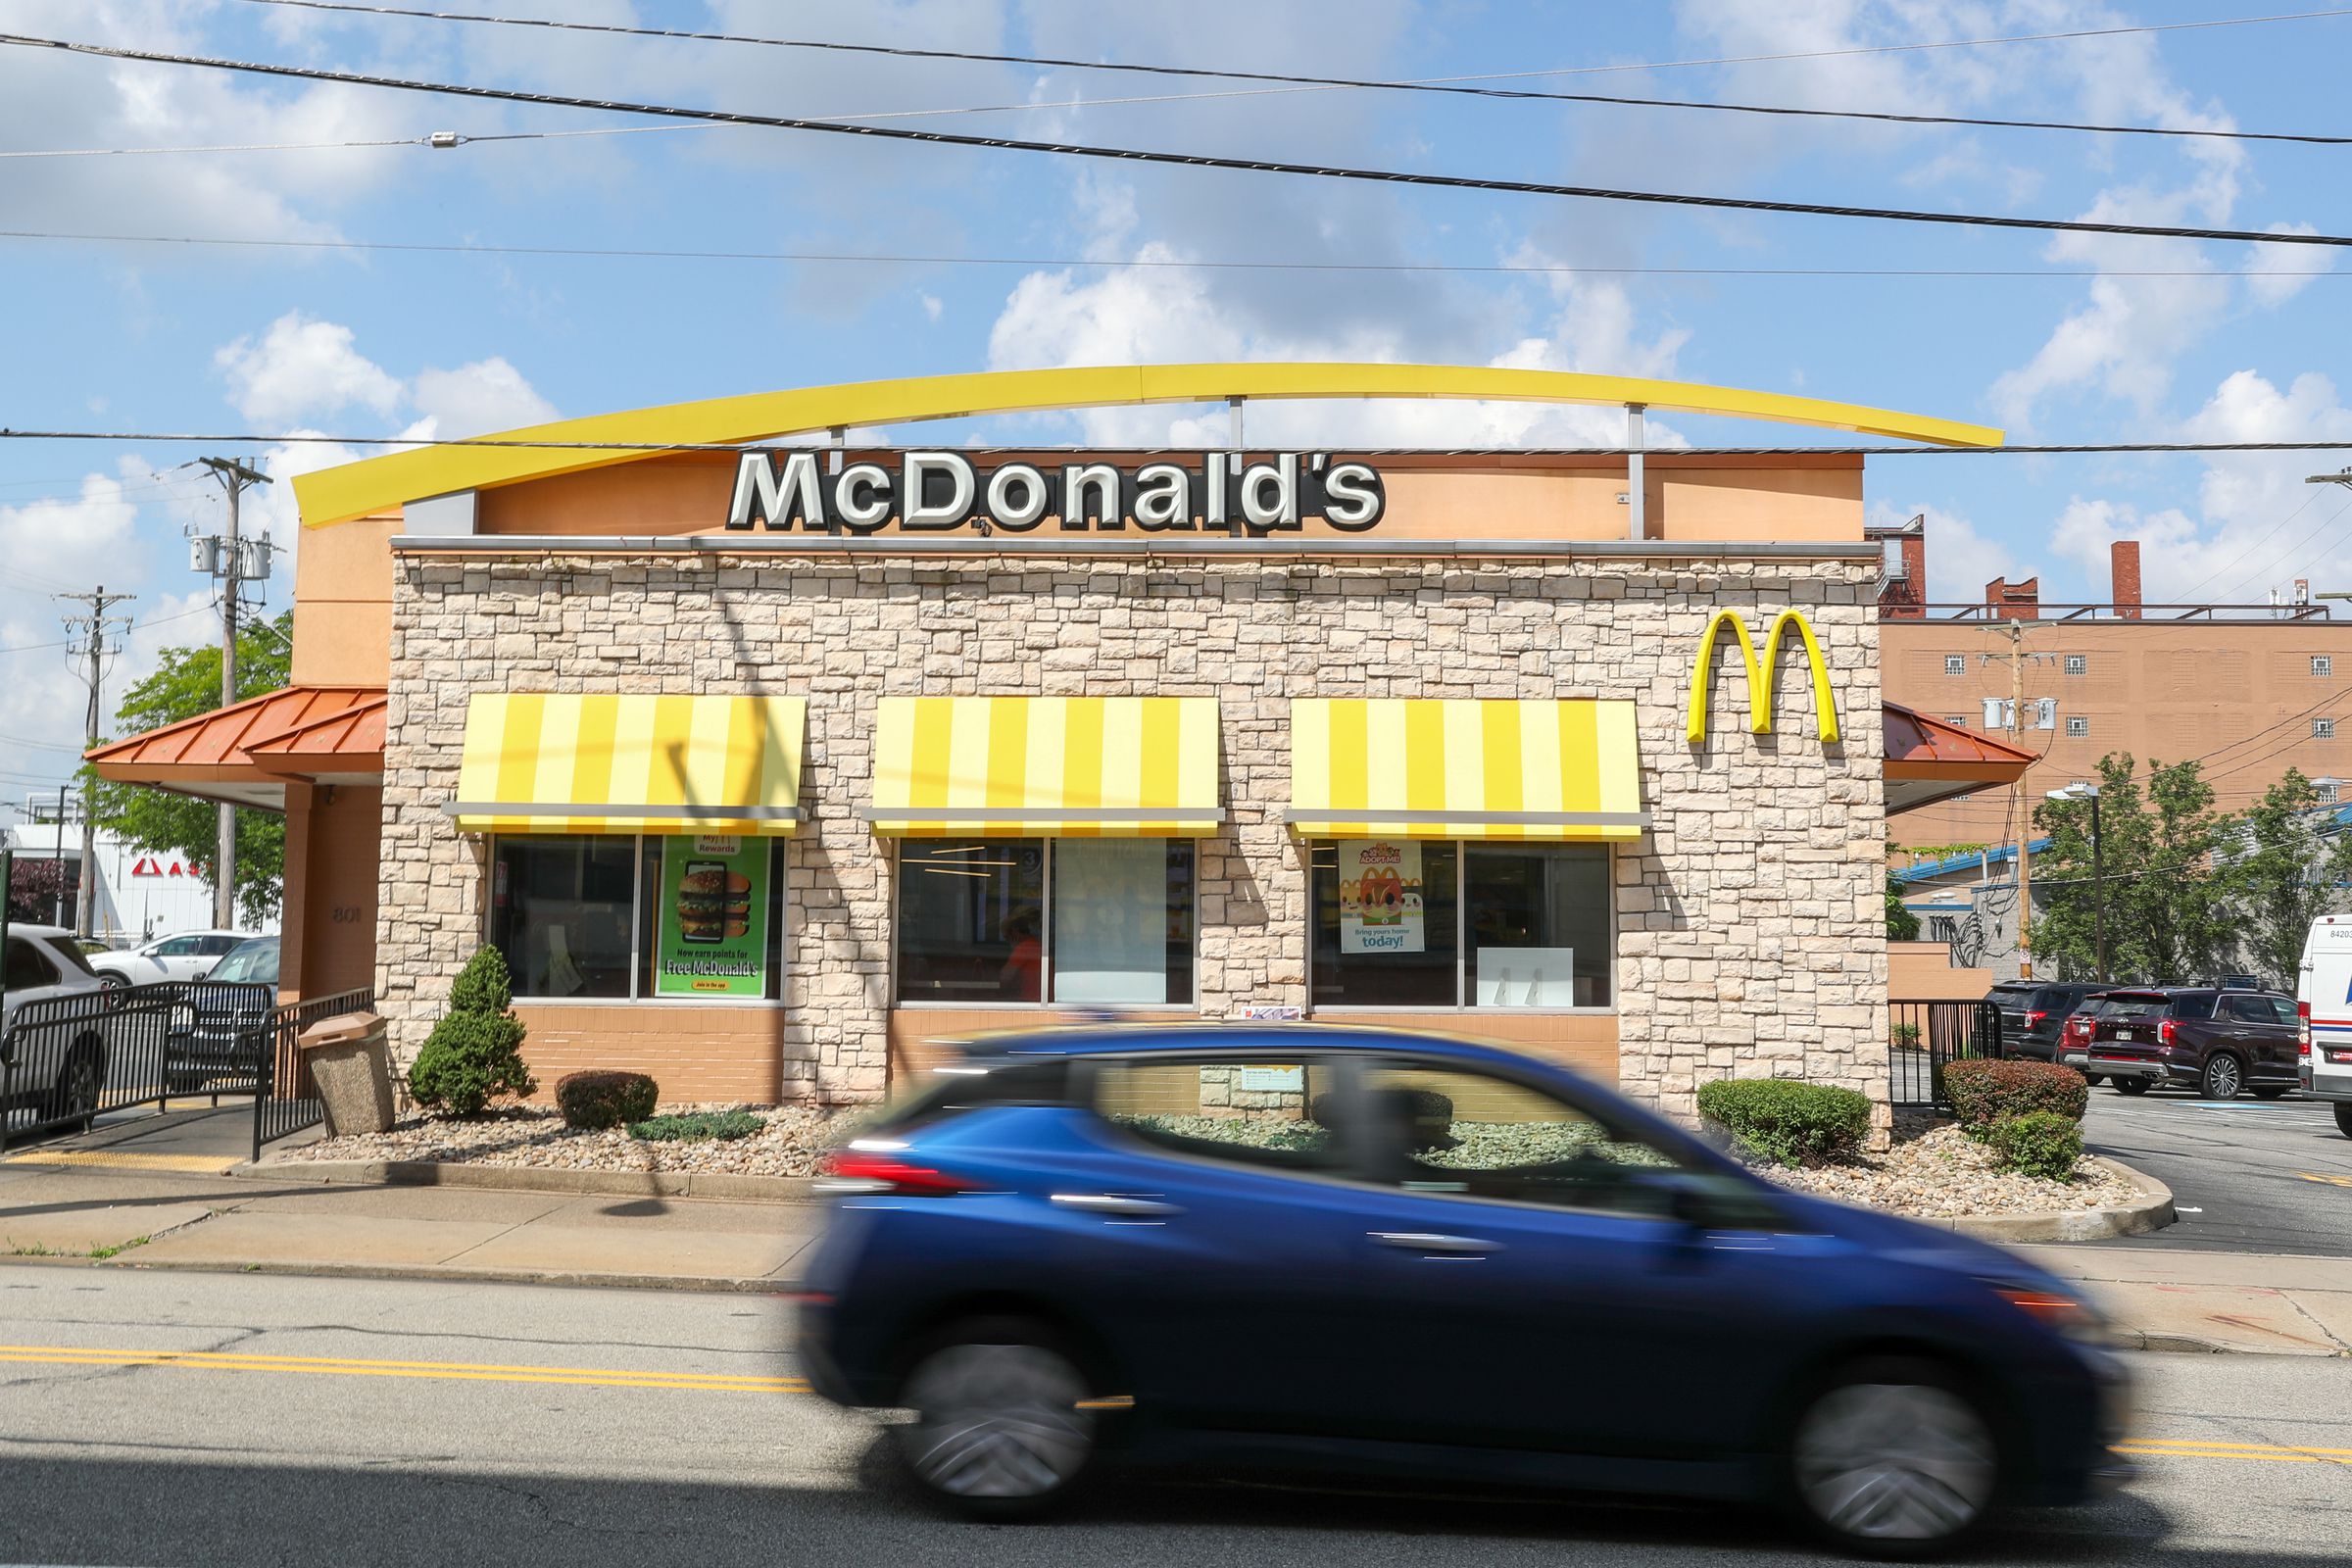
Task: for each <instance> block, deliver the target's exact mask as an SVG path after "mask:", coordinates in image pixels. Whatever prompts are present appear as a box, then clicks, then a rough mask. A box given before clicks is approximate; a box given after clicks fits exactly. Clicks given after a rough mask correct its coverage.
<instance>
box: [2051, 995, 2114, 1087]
mask: <svg viewBox="0 0 2352 1568" xmlns="http://www.w3.org/2000/svg"><path fill="white" fill-rule="evenodd" d="M2114 995H2115V993H2113V992H2112V991H2102V992H2099V993H2098V994H2097V995H2095V996H2088V997H2084V998H2083V999H2082V1002H2081V1003H2080V1004H2079V1005H2077V1006H2076V1008H2075V1010H2074V1011H2073V1012H2070V1013H2068V1014H2067V1016H2066V1027H2065V1028H2064V1029H2063V1030H2061V1031H2060V1032H2059V1035H2058V1064H2059V1065H2060V1066H2062V1067H2072V1068H2074V1069H2075V1071H2077V1072H2079V1073H2081V1074H2082V1076H2083V1078H2084V1079H2085V1080H2087V1081H2088V1082H2089V1084H2090V1086H2091V1087H2092V1088H2094V1089H2095V1088H2097V1087H2098V1086H2099V1085H2100V1084H2103V1083H2105V1082H2106V1081H2107V1077H2106V1075H2105V1074H2104V1073H2101V1072H2099V1071H2098V1070H2097V1069H2096V1068H2094V1067H2092V1066H2091V1064H2090V1039H2091V1035H2092V1033H2093V1032H2094V1031H2095V1030H2096V1029H2097V1028H2098V1024H2099V1020H2100V1019H2101V1018H2103V1017H2105V1016H2106V1013H2107V1008H2108V1006H2109V1005H2110V1003H2109V1000H2108V999H2109V998H2111V997H2112V996H2114Z"/></svg>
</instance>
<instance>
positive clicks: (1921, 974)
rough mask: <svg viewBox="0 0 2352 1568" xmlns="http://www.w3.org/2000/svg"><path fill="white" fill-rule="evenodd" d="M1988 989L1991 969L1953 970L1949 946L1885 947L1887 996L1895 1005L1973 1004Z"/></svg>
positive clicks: (1910, 944)
mask: <svg viewBox="0 0 2352 1568" xmlns="http://www.w3.org/2000/svg"><path fill="white" fill-rule="evenodd" d="M1991 989H1992V971H1991V970H1990V969H1968V968H1955V967H1953V965H1952V945H1951V944H1950V943H1948V942H1889V943H1887V996H1888V997H1889V998H1891V999H1892V1000H1894V1001H1896V1002H1974V1001H1976V1000H1977V999H1978V998H1980V997H1982V996H1984V995H1985V992H1987V991H1990V990H1991Z"/></svg>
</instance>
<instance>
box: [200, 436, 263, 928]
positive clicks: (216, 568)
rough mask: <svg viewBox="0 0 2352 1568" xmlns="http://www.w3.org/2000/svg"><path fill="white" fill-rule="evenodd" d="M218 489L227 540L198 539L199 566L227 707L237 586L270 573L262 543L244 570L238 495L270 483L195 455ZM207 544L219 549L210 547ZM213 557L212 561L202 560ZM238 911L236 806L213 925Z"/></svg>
mask: <svg viewBox="0 0 2352 1568" xmlns="http://www.w3.org/2000/svg"><path fill="white" fill-rule="evenodd" d="M197 461H198V462H200V463H202V464H203V465H204V466H206V467H207V468H210V469H211V470H212V473H213V477H214V478H216V479H218V480H220V481H221V489H222V490H224V491H226V492H227V493H228V536H227V538H226V539H203V540H199V541H197V561H196V564H197V566H198V568H199V569H204V568H205V567H206V566H207V565H208V564H209V566H210V569H211V571H212V574H213V575H214V576H216V577H219V578H220V579H221V707H222V708H226V707H228V706H229V705H230V704H232V703H234V702H235V701H236V700H237V597H238V585H239V584H240V583H241V582H242V581H243V580H244V579H245V578H247V577H265V576H268V575H269V556H268V554H267V552H268V549H269V546H268V544H267V542H265V543H264V545H263V551H264V554H263V556H262V566H261V569H260V570H257V571H250V572H249V571H247V570H246V569H245V557H244V547H243V545H242V543H241V541H240V540H239V539H238V537H237V498H238V497H239V496H242V495H243V494H244V493H245V492H246V491H247V490H248V489H250V488H251V487H252V486H254V485H257V484H268V483H269V482H270V476H269V475H268V474H266V473H264V472H262V471H261V470H260V469H259V468H256V467H254V466H252V465H251V464H248V463H243V462H240V461H239V460H238V459H235V458H199V459H198V460H197ZM208 546H212V547H217V548H216V549H212V550H209V551H208V549H207V548H206V547H208ZM208 555H209V556H210V557H211V560H210V562H209V563H208V561H207V560H206V557H207V556H208ZM236 912H237V809H236V808H235V807H233V806H226V805H223V806H222V807H221V834H220V839H219V841H218V847H217V849H216V851H215V853H214V856H213V924H215V925H216V926H219V927H221V929H223V930H226V929H228V928H229V927H230V926H233V925H234V924H235V923H236Z"/></svg>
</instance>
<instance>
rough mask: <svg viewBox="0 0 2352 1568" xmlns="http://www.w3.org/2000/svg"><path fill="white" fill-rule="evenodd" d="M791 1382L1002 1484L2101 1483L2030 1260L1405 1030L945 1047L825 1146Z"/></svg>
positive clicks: (1936, 1520)
mask: <svg viewBox="0 0 2352 1568" xmlns="http://www.w3.org/2000/svg"><path fill="white" fill-rule="evenodd" d="M825 1185H826V1187H827V1188H828V1189H829V1190H830V1191H831V1192H832V1193H833V1194H834V1195H835V1196H834V1198H833V1200H832V1211H831V1214H830V1217H829V1221H828V1224H827V1227H826V1231H825V1235H824V1237H823V1238H822V1240H821V1241H820V1242H819V1243H818V1244H817V1246H816V1247H815V1249H814V1250H813V1256H812V1260H811V1262H810V1264H809V1272H808V1274H807V1276H806V1278H805V1280H804V1282H803V1283H804V1292H803V1295H802V1299H801V1310H800V1314H799V1323H800V1329H799V1335H800V1350H801V1354H802V1356H803V1358H804V1361H805V1363H806V1366H807V1369H808V1374H809V1379H810V1382H811V1383H812V1385H813V1386H814V1387H815V1388H816V1390H817V1391H818V1392H819V1393H821V1394H823V1395H824V1396H825V1397H829V1398H831V1399H833V1400H835V1401H836V1402H838V1403H841V1404H844V1405H849V1406H854V1407H860V1408H881V1409H894V1410H907V1411H910V1412H911V1418H910V1419H909V1420H907V1421H906V1422H905V1423H903V1424H902V1425H900V1426H899V1427H898V1428H897V1432H898V1435H899V1437H900V1439H901V1440H902V1446H903V1448H904V1451H905V1454H906V1457H907V1460H908V1462H909V1465H910V1468H911V1469H912V1471H913V1473H914V1474H915V1476H916V1477H918V1478H919V1480H920V1481H921V1483H922V1484H923V1485H924V1486H925V1487H926V1488H927V1489H929V1490H930V1492H932V1493H933V1494H935V1495H938V1496H939V1497H941V1498H943V1499H945V1500H947V1501H948V1502H950V1503H952V1504H954V1505H956V1506H957V1507H958V1508H960V1509H961V1510H963V1511H966V1512H970V1513H974V1514H978V1515H982V1516H989V1517H1008V1516H1015V1515H1020V1514H1026V1513H1032V1512H1036V1511H1039V1510H1041V1509H1043V1508H1044V1507H1046V1506H1047V1505H1049V1504H1051V1503H1053V1502H1054V1501H1055V1500H1057V1499H1058V1498H1060V1497H1062V1496H1064V1495H1067V1494H1068V1492H1069V1491H1070V1489H1071V1488H1072V1487H1073V1486H1074V1485H1076V1484H1078V1483H1079V1482H1080V1481H1081V1480H1082V1478H1083V1477H1085V1476H1086V1475H1087V1474H1088V1473H1089V1471H1090V1470H1091V1469H1092V1468H1093V1467H1094V1466H1095V1464H1096V1463H1097V1461H1098V1460H1100V1459H1102V1458H1103V1457H1104V1456H1105V1455H1106V1453H1108V1452H1109V1451H1112V1450H1116V1451H1118V1452H1120V1453H1121V1454H1122V1455H1123V1456H1124V1457H1125V1458H1127V1459H1128V1460H1130V1461H1136V1462H1143V1463H1184V1464H1206V1465H1211V1466H1229V1467H1238V1466H1245V1465H1246V1466H1250V1467H1253V1468H1261V1467H1266V1466H1281V1467H1286V1468H1293V1469H1300V1468H1303V1469H1310V1470H1323V1471H1333V1470H1336V1471H1341V1472H1347V1473H1351V1474H1355V1475H1366V1476H1383V1475H1386V1476H1395V1477H1426V1478H1432V1479H1446V1480H1453V1481H1470V1482H1479V1483H1490V1484H1501V1485H1506V1486H1532V1487H1538V1488H1569V1489H1578V1490H1592V1491H1599V1492H1614V1493H1642V1494H1650V1495H1680V1496H1688V1497H1710V1498H1723V1499H1734V1500H1756V1501H1769V1502H1773V1503H1777V1504H1780V1505H1782V1506H1784V1507H1786V1508H1787V1509H1789V1511H1791V1512H1792V1513H1793V1514H1794V1515H1795V1516H1796V1517H1797V1518H1798V1519H1799V1520H1800V1521H1802V1523H1803V1524H1805V1525H1806V1526H1808V1527H1809V1528H1810V1529H1812V1530H1813V1531H1815V1532H1817V1533H1818V1534H1819V1535H1821V1536H1822V1537H1825V1538H1826V1539H1827V1540H1828V1541H1829V1542H1830V1543H1831V1544H1835V1545H1838V1546H1839V1547H1842V1548H1845V1549H1848V1550H1854V1551H1860V1552H1865V1553H1869V1554H1874V1555H1916V1554H1921V1553H1924V1552H1927V1551H1930V1550H1934V1549H1937V1548H1941V1547H1944V1546H1948V1545H1950V1544H1953V1543H1955V1542H1956V1541H1958V1540H1959V1539H1960V1538H1961V1537H1963V1536H1964V1535H1966V1534H1967V1533H1968V1532H1969V1531H1970V1530H1971V1529H1972V1528H1974V1527H1975V1526H1976V1525H1977V1524H1978V1523H1979V1522H1980V1521H1982V1520H1983V1519H1984V1518H1985V1515H1986V1513H1987V1512H1988V1511H1989V1510H1990V1509H1991V1508H1993V1507H1994V1506H1996V1505H1997V1504H2002V1503H2012V1504H2063V1503H2072V1502H2077V1501H2081V1500H2083V1499H2085V1498H2086V1497H2088V1496H2090V1495H2093V1494H2095V1493H2097V1492H2099V1491H2101V1490H2104V1489H2105V1488H2106V1487H2109V1486H2112V1485H2114V1484H2115V1483H2117V1482H2119V1481H2120V1480H2121V1479H2123V1477H2124V1476H2125V1475H2126V1474H2128V1469H2127V1467H2126V1466H2125V1465H2124V1464H2123V1463H2122V1461H2121V1460H2119V1459H2118V1458H2117V1456H2116V1455H2115V1453H2114V1452H2113V1450H2112V1447H2111V1445H2113V1444H2114V1443H2115V1442H2116V1441H2117V1440H2118V1439H2119V1437H2120V1431H2121V1424H2122V1420H2123V1414H2124V1407H2125V1402H2126V1397H2125V1396H2126V1382H2125V1376H2124V1373H2123V1371H2122V1369H2121V1367H2120V1365H2119V1363H2118V1362H2117V1360H2116V1359H2115V1358H2114V1357H2113V1356H2112V1355H2111V1354H2110V1353H2109V1352H2108V1351H2107V1350H2106V1349H2105V1348H2103V1341H2104V1337H2105V1335H2104V1329H2103V1326H2102V1324H2101V1323H2100V1321H2099V1319H2098V1318H2097V1317H2096V1316H2095V1315H2094V1314H2093V1313H2092V1312H2091V1311H2090V1309H2089V1308H2087V1307H2086V1306H2084V1305H2083V1304H2082V1302H2081V1301H2080V1300H2079V1299H2077V1297H2076V1295H2075V1293H2074V1291H2073V1290H2072V1288H2071V1287H2069V1286H2068V1285H2066V1284H2065V1283H2064V1282H2062V1281H2060V1280H2058V1279H2056V1278H2055V1277H2053V1276H2051V1275H2049V1274H2047V1273H2045V1272H2043V1271H2042V1270H2040V1269H2037V1268H2035V1267H2034V1266H2033V1265H2032V1264H2030V1263H2027V1262H2024V1261H2022V1260H2021V1259H2019V1258H2016V1257H2013V1256H2011V1255H2010V1254H2009V1253H2007V1252H2004V1251H2001V1250H1998V1249H1996V1248H1992V1247H1988V1246H1985V1245H1983V1244H1981V1243H1978V1242H1973V1241H1970V1240H1967V1239H1965V1238H1962V1237H1958V1236H1955V1235H1953V1234H1952V1233H1950V1232H1948V1231H1937V1230H1932V1229H1930V1228H1928V1227H1926V1226H1923V1225H1916V1224H1912V1223H1910V1222H1908V1221H1905V1220H1901V1219H1896V1218H1892V1217H1889V1216H1887V1215H1884V1214H1878V1213H1872V1212H1868V1211H1865V1210H1861V1209H1855V1208H1848V1207H1845V1206H1842V1205H1839V1204H1836V1203H1831V1202H1826V1201H1820V1200H1816V1199H1811V1198H1805V1197H1800V1196H1798V1195H1795V1194H1792V1193H1789V1192H1784V1191H1782V1190H1780V1189H1778V1188H1776V1187H1773V1186H1771V1185H1770V1184H1768V1183H1765V1182H1763V1181H1761V1180H1759V1179H1757V1178H1756V1177H1754V1176H1752V1175H1750V1174H1749V1173H1748V1172H1747V1171H1746V1170H1744V1169H1743V1168H1742V1167H1741V1166H1740V1165H1739V1164H1738V1163H1737V1162H1736V1161H1733V1160H1731V1159H1728V1158H1726V1157H1725V1156H1723V1155H1722V1154H1720V1153H1718V1152H1715V1151H1714V1150H1713V1149H1711V1148H1709V1147H1708V1146H1707V1145H1706V1144H1704V1143H1703V1142H1701V1141H1699V1140H1697V1139H1695V1138H1693V1137H1692V1136H1691V1134H1690V1133H1688V1132H1686V1131H1685V1130H1683V1129H1682V1128H1680V1127H1678V1126H1676V1125H1674V1124H1672V1123H1671V1122H1668V1121H1665V1120H1662V1119H1660V1118H1659V1117H1657V1116H1654V1115H1651V1114H1649V1113H1648V1112H1645V1111H1643V1110H1642V1109H1640V1108H1639V1107H1637V1106H1635V1105H1633V1104H1630V1103H1627V1102H1626V1101H1624V1100H1623V1099H1621V1098H1619V1097H1618V1096H1616V1095H1614V1094H1611V1093H1608V1092H1606V1091H1603V1090H1601V1089H1598V1088H1596V1087H1594V1086H1593V1084H1592V1083H1590V1082H1588V1081H1587V1080H1585V1079H1583V1078H1581V1077H1579V1076H1577V1075H1575V1074H1573V1073H1570V1072H1567V1071H1563V1070H1558V1069H1554V1068H1551V1067H1548V1066H1545V1065H1544V1064H1543V1063H1540V1062H1537V1061H1534V1060H1531V1059H1529V1058H1527V1057H1525V1056H1523V1055H1518V1054H1512V1053H1510V1052H1506V1051H1502V1050H1498V1049H1493V1048H1489V1047H1485V1046H1480V1045H1476V1044H1472V1043H1469V1042H1465V1041H1459V1040H1453V1039H1447V1038H1443V1037H1440V1036H1436V1035H1425V1034H1418V1033H1408V1032H1402V1031H1391V1030H1377V1029H1347V1028H1324V1027H1317V1026H1303V1025H1288V1026H1284V1025H1272V1026H1265V1025H1259V1026H1248V1025H1243V1026H1233V1025H1216V1024H1185V1025H1171V1026H1159V1027H1152V1026H1140V1027H1126V1028H1120V1027H1111V1026H1103V1027H1082V1028H1071V1029H1058V1030H1046V1031H1041V1032H1037V1033H1029V1034H1019V1035H1011V1036H998V1037H992V1038H988V1039H985V1040H981V1041H976V1042H971V1043H968V1044H967V1045H966V1046H965V1047H964V1048H963V1051H962V1053H961V1054H960V1056H959V1058H958V1059H956V1060H955V1061H954V1062H953V1063H952V1064H950V1065H948V1066H945V1067H942V1068H940V1069H939V1078H938V1081H937V1087H935V1088H933V1089H931V1090H929V1091H928V1092H927V1093H925V1094H923V1095H921V1096H919V1097H917V1098H916V1099H914V1100H913V1101H911V1102H910V1103H907V1104H906V1105H905V1106H904V1107H902V1108H900V1109H898V1110H897V1111H895V1112H893V1113H892V1114H890V1115H889V1116H887V1117H886V1118H885V1119H883V1120H881V1121H880V1122H877V1123H875V1124H872V1125H870V1126H869V1127H868V1128H866V1129H865V1131H864V1134H863V1136H861V1137H859V1138H858V1139H857V1140H856V1141H855V1142H853V1143H851V1144H850V1145H848V1146H847V1147H846V1148H843V1149H841V1150H838V1151H836V1152H834V1153H833V1154H832V1155H831V1156H830V1159H829V1162H828V1174H827V1176H826V1179H825Z"/></svg>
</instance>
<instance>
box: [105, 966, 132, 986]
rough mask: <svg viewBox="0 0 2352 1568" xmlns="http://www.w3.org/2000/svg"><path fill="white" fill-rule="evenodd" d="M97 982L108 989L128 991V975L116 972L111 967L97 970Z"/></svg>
mask: <svg viewBox="0 0 2352 1568" xmlns="http://www.w3.org/2000/svg"><path fill="white" fill-rule="evenodd" d="M98 983H99V984H100V985H102V986H104V987H105V988H106V989H107V990H109V991H128V990H129V989H130V976H128V975H125V974H117V973H116V972H115V971H114V970H112V969H101V970H99V971H98Z"/></svg>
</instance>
